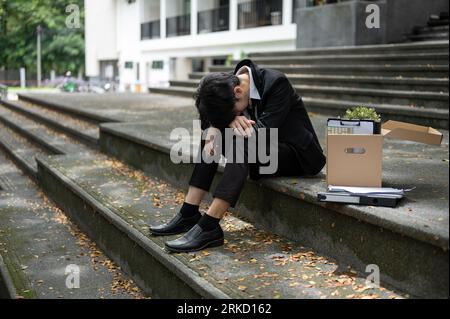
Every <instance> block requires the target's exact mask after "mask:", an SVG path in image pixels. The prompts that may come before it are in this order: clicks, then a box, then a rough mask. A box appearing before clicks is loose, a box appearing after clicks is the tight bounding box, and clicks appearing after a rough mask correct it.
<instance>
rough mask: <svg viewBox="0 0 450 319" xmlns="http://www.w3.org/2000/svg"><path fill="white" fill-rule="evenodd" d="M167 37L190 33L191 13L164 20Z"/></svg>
mask: <svg viewBox="0 0 450 319" xmlns="http://www.w3.org/2000/svg"><path fill="white" fill-rule="evenodd" d="M166 32H167V37H168V38H169V37H177V36H181V35H189V34H191V15H190V14H185V15H181V16H177V17H172V18H167V20H166Z"/></svg>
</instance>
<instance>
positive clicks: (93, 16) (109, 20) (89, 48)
mask: <svg viewBox="0 0 450 319" xmlns="http://www.w3.org/2000/svg"><path fill="white" fill-rule="evenodd" d="M84 5H85V12H86V19H85V30H86V31H85V39H86V75H87V76H88V77H97V76H99V75H100V63H99V61H101V60H116V59H117V58H118V52H117V42H116V39H117V33H116V26H117V23H116V17H117V16H116V14H117V12H116V1H115V0H85V2H84Z"/></svg>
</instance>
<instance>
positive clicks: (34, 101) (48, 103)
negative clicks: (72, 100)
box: [18, 93, 117, 124]
mask: <svg viewBox="0 0 450 319" xmlns="http://www.w3.org/2000/svg"><path fill="white" fill-rule="evenodd" d="M69 94H70V93H69ZM40 95H43V96H45V94H38V95H33V94H31V95H30V94H24V93H19V94H18V97H19V100H20V101H22V102H27V103H28V104H27V105H38V106H40V107H42V108H45V109H47V110H53V111H55V112H57V113H62V114H66V115H70V116H71V118H75V119H78V120H80V121H84V122H87V123H89V124H98V123H103V122H111V121H112V122H117V121H113V120H111V118H109V117H104V116H102V114H99V113H97V112H95V109H96V107H95V106H91V105H90V109H92V110H94V112H86V111H85V110H84V109H83V108H82V107H80V108H76V107H72V106H71V105H65V104H63V103H55V102H54V101H53V100H51V99H45V98H44V99H43V98H40ZM80 95H82V94H80ZM80 102H81V101H80ZM80 106H82V105H80Z"/></svg>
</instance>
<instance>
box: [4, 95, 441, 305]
mask: <svg viewBox="0 0 450 319" xmlns="http://www.w3.org/2000/svg"><path fill="white" fill-rule="evenodd" d="M153 97H154V96H152V98H153ZM20 98H21V100H20V101H18V102H11V101H2V106H0V123H1V124H0V125H1V126H0V133H1V134H0V146H2V148H3V150H4V151H6V153H7V154H9V155H10V158H12V159H13V160H14V161H15V162H16V163H17V164H18V165H19V166H20V167H21V168H23V170H24V171H25V172H27V173H29V174H30V176H32V177H33V178H35V180H36V181H37V183H38V184H39V185H40V187H42V189H43V190H45V192H46V193H47V194H48V195H49V196H51V198H52V199H53V200H54V201H55V202H56V203H57V204H58V206H59V207H60V208H62V209H63V211H64V213H65V214H67V216H69V217H70V219H71V220H72V221H73V222H75V223H76V224H77V225H78V226H79V227H80V228H81V229H82V230H83V231H84V232H85V233H86V234H88V235H89V237H90V238H91V239H92V240H94V241H95V242H96V244H97V245H98V246H99V247H100V248H101V249H102V250H103V251H104V252H105V253H106V254H107V255H108V257H110V258H111V259H112V260H114V261H115V262H116V263H117V264H119V265H120V266H121V268H122V270H123V271H124V272H125V273H126V274H127V275H129V276H131V278H133V280H134V281H135V282H136V283H137V284H138V285H139V287H140V288H142V290H143V291H144V292H145V293H147V294H150V295H151V296H155V297H166V298H198V297H203V298H399V297H405V296H406V297H407V296H408V295H405V293H407V294H409V295H410V296H412V297H431V296H433V297H444V298H446V297H448V276H447V275H445V274H448V216H447V217H446V215H445V214H447V212H446V211H445V209H444V208H443V207H444V206H446V205H447V206H448V194H447V202H446V201H445V195H444V194H441V193H440V192H442V191H444V192H445V187H442V185H441V184H442V183H443V184H445V183H446V182H445V181H444V180H445V176H444V175H445V174H442V171H441V170H442V169H446V170H447V171H448V164H445V162H442V161H441V160H437V161H433V160H431V159H430V160H429V162H427V163H428V164H426V165H427V166H424V167H429V168H430V169H431V170H432V171H433V173H430V174H431V175H429V178H432V179H433V183H434V184H433V185H427V189H429V190H430V192H432V193H433V194H435V195H433V196H434V197H430V196H428V197H430V198H426V197H427V196H425V197H421V196H422V192H421V191H418V192H416V193H414V192H413V194H412V195H411V197H412V198H411V199H412V200H411V201H407V202H406V203H404V205H402V206H401V207H399V208H398V209H397V210H395V211H392V210H390V209H383V208H374V207H357V206H340V205H323V204H319V203H317V201H316V194H317V192H318V191H321V190H323V187H324V175H323V174H321V175H319V177H317V178H311V179H297V178H285V179H269V180H263V181H261V182H258V183H255V182H251V181H249V182H248V183H247V186H246V188H245V190H244V193H243V194H242V197H241V201H240V205H239V206H238V207H237V208H236V209H235V210H233V211H232V212H230V214H229V215H228V216H227V217H226V219H225V220H224V222H223V227H224V229H225V231H226V244H225V246H224V247H220V248H215V249H211V250H207V251H204V252H200V253H194V254H175V255H169V254H167V253H166V252H165V251H164V250H163V247H164V246H163V245H164V242H163V239H162V238H154V237H151V236H149V235H148V230H147V227H148V224H153V223H161V222H163V221H166V220H168V219H169V218H170V217H171V216H172V215H173V214H174V213H175V211H176V209H178V207H179V205H180V204H181V201H182V198H183V196H182V195H183V193H182V192H183V190H185V187H186V183H187V180H188V178H189V175H190V172H191V170H192V165H191V164H182V165H175V164H173V163H172V162H171V160H170V147H171V145H172V144H173V142H172V141H170V140H169V139H168V135H167V130H168V128H169V127H175V126H176V127H179V126H182V127H189V126H190V125H192V122H191V120H192V118H194V117H195V112H194V108H193V107H192V101H191V102H190V105H189V103H187V101H184V100H180V101H177V103H179V104H183V103H186V106H183V107H182V108H181V109H179V110H180V111H179V112H173V110H167V107H166V106H165V105H163V104H161V105H160V106H159V108H156V109H152V110H150V111H148V110H147V111H144V108H142V106H141V105H142V102H141V101H139V103H137V104H138V107H137V108H136V110H132V107H131V104H132V103H131V102H129V101H128V100H126V99H125V98H123V97H122V96H120V95H118V96H114V97H112V99H111V101H113V100H114V101H116V103H117V104H120V105H123V103H124V102H123V101H125V100H126V101H127V103H129V104H128V105H130V106H129V108H130V109H131V111H130V112H131V113H133V114H132V116H126V115H124V113H120V111H119V110H118V109H114V106H112V105H109V106H108V107H106V108H105V110H106V111H102V109H101V107H100V105H97V107H93V106H92V105H93V104H92V102H91V104H89V103H86V104H85V105H83V104H82V103H79V101H78V99H79V98H78V97H75V96H74V97H72V96H70V95H61V96H44V95H21V96H20ZM155 99H156V98H155ZM163 100H167V98H163ZM61 101H65V102H64V103H62V102H61ZM158 101H159V100H158ZM111 104H112V102H111ZM108 108H109V109H112V111H111V112H108V111H107V109H108ZM122 109H123V107H122ZM120 119H122V121H124V119H127V120H126V121H128V122H121V120H120ZM143 119H145V122H140V120H143ZM325 120H326V117H323V116H319V115H317V116H314V117H313V122H314V125H315V126H316V127H318V126H319V125H323V122H324V121H325ZM318 132H320V135H321V137H320V138H321V140H322V143H323V140H324V134H323V133H324V132H321V130H318ZM394 144H395V143H394ZM444 144H445V147H444V148H443V149H442V150H437V149H433V150H431V149H430V150H429V151H430V152H432V153H433V154H438V155H437V156H438V157H443V158H445V157H447V163H448V134H447V133H446V142H445V143H444ZM391 146H392V145H391ZM422 148H423V146H422V145H421V146H418V147H414V146H412V145H409V144H408V145H405V151H404V152H403V153H401V152H400V153H399V152H398V151H390V150H389V151H387V153H386V157H391V158H392V160H390V161H389V162H388V163H387V165H386V168H385V169H386V170H387V171H389V172H391V171H392V172H395V174H396V175H398V174H400V175H401V176H405V177H407V178H409V179H414V183H416V182H417V180H416V178H417V176H411V177H409V174H407V172H406V171H404V168H405V165H404V163H405V161H411V162H412V163H416V162H417V158H415V157H414V155H412V154H414V152H420V150H421V149H422ZM389 149H390V147H389ZM99 151H100V152H99ZM422 151H423V150H422ZM441 153H442V154H441ZM445 154H447V155H445ZM394 159H395V160H394ZM399 164H400V166H399ZM128 165H130V166H128ZM411 165H414V164H411ZM436 165H437V166H436ZM438 167H439V169H434V170H433V168H438ZM412 169H413V170H414V168H412ZM220 174H221V173H220V172H219V173H218V176H220ZM433 174H437V175H436V176H435V175H433ZM420 179H421V178H420V177H419V180H420ZM447 179H448V174H447ZM386 180H387V182H388V183H389V184H390V185H393V186H395V185H396V184H395V183H398V182H399V181H398V180H396V179H395V178H393V179H391V178H390V177H388V178H386ZM401 182H402V183H403V182H404V183H410V182H411V181H410V180H403V181H401ZM442 189H444V190H442ZM447 191H448V187H447ZM0 193H1V192H0ZM207 204H208V202H207V203H205V206H203V207H202V208H203V209H206V208H207ZM428 205H434V206H433V208H432V209H431V208H430V207H429V206H428ZM430 214H431V215H430ZM425 215H426V216H427V217H426V218H424V216H425ZM349 230H351V231H349ZM417 260H421V262H420V263H417V262H416V261H417ZM369 264H376V265H378V266H379V267H380V270H381V280H382V283H383V288H381V289H368V290H366V289H365V288H364V280H365V276H366V275H367V274H365V271H366V266H367V265H369ZM443 274H444V275H443ZM443 276H444V277H445V276H447V277H445V278H443ZM387 287H388V288H387Z"/></svg>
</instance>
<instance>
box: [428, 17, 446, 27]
mask: <svg viewBox="0 0 450 319" xmlns="http://www.w3.org/2000/svg"><path fill="white" fill-rule="evenodd" d="M443 25H449V19H448V18H447V19H432V20H430V21H429V22H428V26H430V27H436V26H443Z"/></svg>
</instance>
